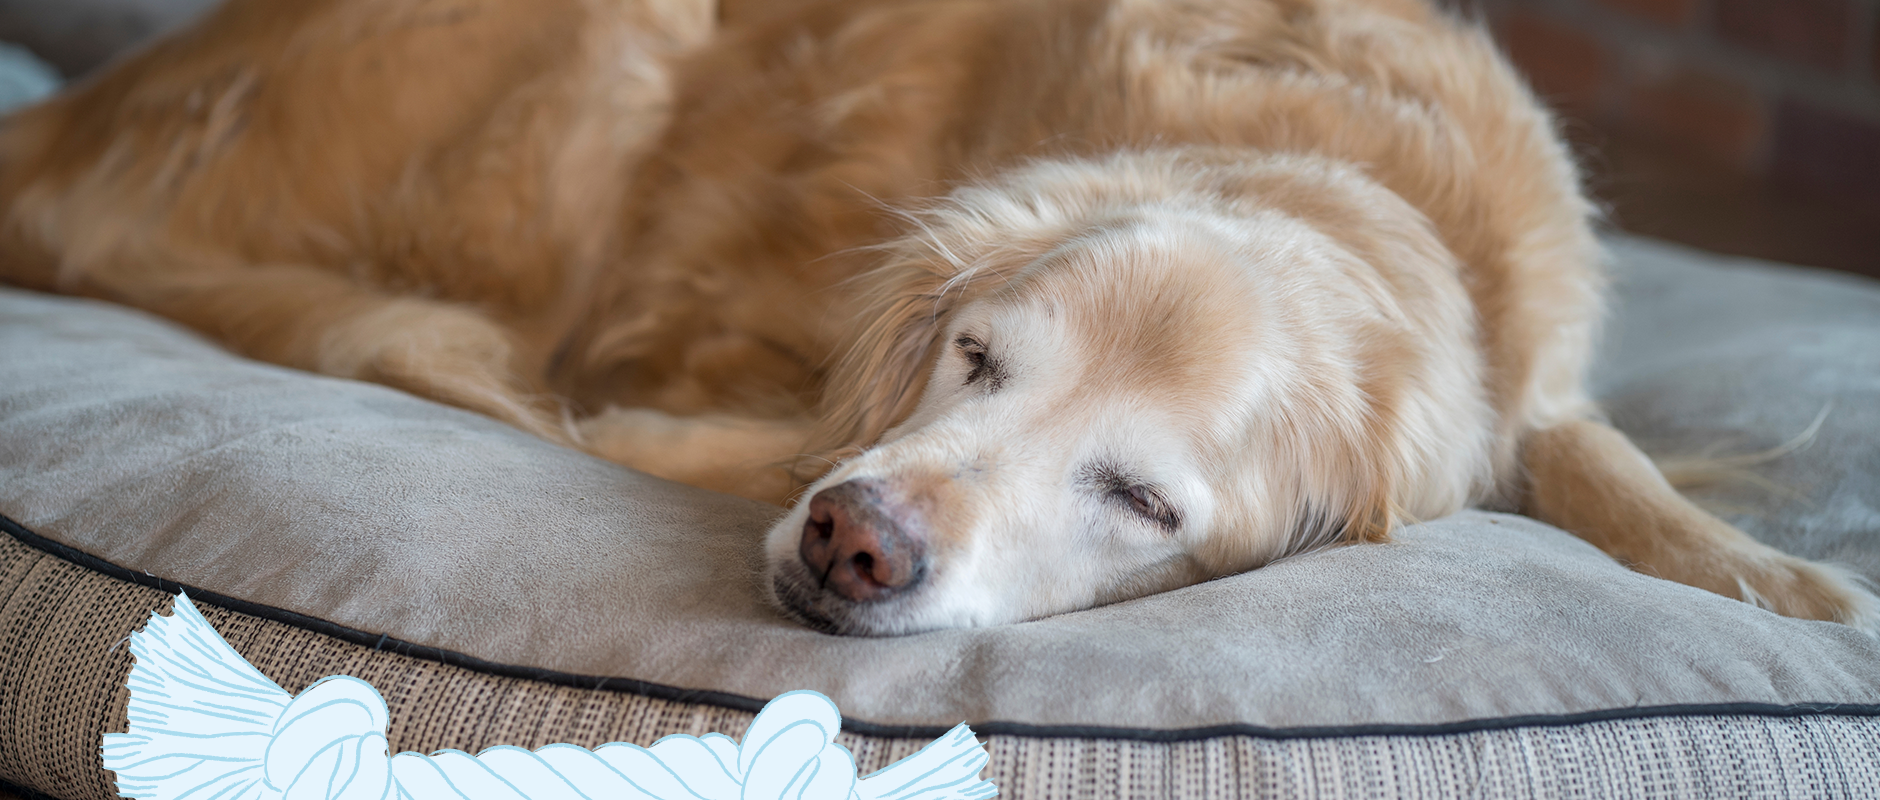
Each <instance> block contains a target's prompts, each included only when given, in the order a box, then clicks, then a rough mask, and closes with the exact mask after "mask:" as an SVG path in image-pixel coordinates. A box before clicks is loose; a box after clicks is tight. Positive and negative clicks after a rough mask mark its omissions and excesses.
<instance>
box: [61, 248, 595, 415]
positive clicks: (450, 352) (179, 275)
mask: <svg viewBox="0 0 1880 800" xmlns="http://www.w3.org/2000/svg"><path fill="white" fill-rule="evenodd" d="M176 260H177V261H182V259H176ZM189 262H190V263H191V264H192V266H188V267H181V268H170V267H166V266H162V265H160V264H155V263H144V264H140V265H139V267H138V268H136V269H134V270H127V269H111V268H103V269H92V270H90V271H88V272H87V273H86V275H85V277H84V279H83V284H84V285H83V287H82V288H83V289H84V290H85V293H86V294H92V295H96V296H103V297H106V298H108V299H111V300H116V301H118V302H123V303H127V304H130V305H134V306H138V307H140V308H144V309H148V310H150V311H154V312H156V313H159V314H162V315H164V316H167V317H170V318H171V319H175V320H178V321H180V322H183V323H185V324H187V325H189V326H191V327H194V328H196V329H197V330H200V331H202V332H204V333H206V334H209V335H210V336H212V337H214V338H215V339H217V340H218V341H220V342H222V343H223V344H224V345H225V346H227V347H229V348H230V349H232V350H235V351H236V352H239V353H242V354H244V355H247V356H250V357H253V358H258V359H262V360H265V361H272V362H274V363H277V364H284V365H287V366H292V367H298V368H300V369H305V370H310V371H314V372H319V373H323V374H326V375H333V376H336V377H341V378H356V379H359V380H368V381H374V382H377V383H382V384H386V385H388V386H393V387H396V388H399V389H403V390H405V391H408V392H411V393H413V394H417V395H420V396H423V397H427V398H430V399H432V400H437V401H440V402H444V403H448V404H450V405H454V406H458V407H461V408H466V409H469V410H471V411H477V412H480V413H483V414H487V415H489V416H492V417H495V418H497V419H500V420H502V421H504V422H507V423H509V424H511V425H514V426H516V427H518V428H521V429H523V430H525V431H528V432H529V433H532V434H535V435H536V436H540V437H542V438H544V439H548V440H550V441H555V442H560V443H564V444H567V443H571V440H572V437H571V436H570V435H569V432H568V431H567V430H566V429H565V428H564V427H563V426H562V425H561V424H560V421H559V419H560V417H559V414H558V413H557V412H556V410H555V409H554V408H553V407H552V406H551V405H550V404H548V403H545V402H543V401H542V400H540V399H539V397H540V396H539V395H538V394H537V393H535V392H532V391H531V390H530V389H529V387H528V385H527V382H526V381H525V380H523V379H522V378H521V377H519V375H518V374H517V370H516V365H515V364H513V363H512V354H513V352H514V347H513V343H512V341H511V339H510V336H509V334H508V333H507V332H505V331H504V329H503V328H501V327H500V326H498V325H497V324H496V323H495V322H494V321H492V320H491V319H489V318H488V317H486V316H484V315H483V314H481V313H479V312H477V311H475V310H473V309H471V308H468V307H465V306H462V305H458V304H454V303H447V302H441V301H437V300H429V299H420V298H412V297H394V296H389V295H385V294H381V293H378V292H376V291H373V290H372V289H370V288H368V287H365V286H363V285H361V284H358V283H356V282H354V281H352V280H351V279H350V278H347V277H345V276H342V275H336V274H333V273H330V272H324V271H321V270H317V269H313V268H310V267H299V266H266V267H263V266H235V265H222V266H220V267H204V266H201V263H202V262H200V261H197V260H194V259H191V260H189Z"/></svg>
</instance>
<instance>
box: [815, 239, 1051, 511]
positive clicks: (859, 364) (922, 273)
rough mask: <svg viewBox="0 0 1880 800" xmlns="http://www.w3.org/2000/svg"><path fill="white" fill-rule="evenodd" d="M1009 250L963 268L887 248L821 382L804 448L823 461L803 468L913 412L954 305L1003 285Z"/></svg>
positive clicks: (926, 251)
mask: <svg viewBox="0 0 1880 800" xmlns="http://www.w3.org/2000/svg"><path fill="white" fill-rule="evenodd" d="M929 233H930V234H931V232H929ZM1013 249H1014V248H999V250H998V251H997V252H984V253H979V254H976V255H978V256H979V258H978V259H976V260H975V261H973V262H963V261H961V260H959V258H958V257H957V255H955V254H954V253H951V252H949V251H947V250H946V249H944V248H943V247H940V246H939V245H937V244H936V243H935V242H933V241H932V239H931V238H929V237H920V238H919V239H916V240H911V241H908V242H905V243H901V244H900V245H899V246H896V247H893V248H891V249H890V250H889V253H890V257H889V259H888V261H887V263H886V264H884V265H883V266H881V267H879V268H877V269H876V270H874V271H873V272H871V273H870V274H868V275H866V276H864V277H863V278H862V279H861V280H862V281H864V282H865V283H863V284H862V286H861V291H860V292H859V293H858V294H859V295H860V297H861V298H862V302H861V308H862V312H861V319H859V320H857V322H856V324H855V325H853V326H851V327H850V330H851V331H853V333H852V334H850V336H849V339H848V341H847V342H846V343H845V344H844V347H843V349H842V351H841V352H842V355H841V356H840V358H839V360H838V361H836V363H835V365H834V367H833V368H832V369H831V370H830V371H829V374H828V377H827V379H826V381H825V384H824V389H823V394H822V400H821V408H820V412H821V413H820V414H819V415H818V416H819V420H820V425H819V428H818V430H817V433H816V437H815V439H814V441H813V445H812V446H813V448H814V451H815V452H818V453H819V454H820V455H821V456H823V457H824V458H826V459H828V461H824V462H819V464H820V466H816V465H809V464H804V465H802V466H803V467H810V468H812V469H826V468H827V467H828V466H829V462H832V461H836V460H840V459H842V458H846V457H848V456H852V455H854V454H856V453H858V452H860V451H861V450H862V449H863V448H865V447H868V446H869V445H872V444H874V443H875V442H876V441H877V440H879V439H880V438H881V435H882V434H883V433H886V432H887V431H888V429H889V428H892V427H894V426H895V425H896V424H898V423H900V422H901V421H902V420H904V419H906V418H907V417H908V415H909V414H912V413H913V412H914V407H915V406H916V405H918V404H919V402H920V397H921V393H922V392H923V391H924V390H925V389H926V387H927V377H928V374H929V373H931V372H932V370H933V363H934V359H935V358H936V357H937V355H938V353H939V348H940V345H941V342H940V339H941V334H942V333H943V332H944V331H945V330H946V327H947V323H948V321H949V320H950V319H951V318H952V316H953V313H954V312H955V311H957V310H958V309H959V308H960V307H961V306H963V305H965V304H966V303H968V302H970V301H972V300H973V299H975V298H978V297H983V296H985V295H986V294H988V293H990V292H993V291H996V290H997V289H999V288H1001V287H1003V286H1005V285H1006V284H1007V283H1008V281H1009V278H1010V275H1011V273H1012V272H1013V271H1015V269H1016V268H1017V267H1019V266H1022V263H1023V262H1022V261H1017V263H1014V261H1015V260H1017V258H1019V256H1018V254H1016V253H1013V252H1011V251H1012V250H1013ZM799 477H813V476H801V475H799Z"/></svg>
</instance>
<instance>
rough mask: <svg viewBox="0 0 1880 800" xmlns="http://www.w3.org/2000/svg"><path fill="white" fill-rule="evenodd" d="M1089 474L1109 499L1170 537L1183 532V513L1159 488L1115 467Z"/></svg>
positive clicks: (1094, 470)
mask: <svg viewBox="0 0 1880 800" xmlns="http://www.w3.org/2000/svg"><path fill="white" fill-rule="evenodd" d="M1086 474H1087V475H1088V476H1089V480H1090V482H1091V483H1093V484H1095V486H1096V488H1097V489H1098V490H1099V491H1101V492H1103V494H1104V497H1105V498H1106V499H1108V500H1110V501H1112V502H1115V503H1117V504H1119V505H1122V506H1123V507H1125V508H1128V509H1129V510H1130V511H1131V512H1132V513H1134V514H1135V515H1136V516H1139V517H1141V518H1143V519H1144V520H1146V521H1148V522H1150V523H1153V524H1154V525H1155V526H1156V527H1158V528H1161V529H1162V530H1164V531H1166V532H1168V533H1174V532H1176V531H1178V530H1180V529H1181V525H1182V518H1181V512H1178V511H1176V510H1175V507H1174V506H1172V505H1170V504H1169V502H1168V500H1167V499H1166V498H1164V497H1163V496H1162V493H1161V492H1159V491H1156V488H1155V487H1153V486H1150V485H1148V484H1145V483H1142V482H1140V481H1138V480H1136V479H1134V478H1132V477H1130V476H1129V475H1128V474H1127V473H1125V472H1124V471H1122V470H1120V469H1118V468H1116V467H1113V466H1097V467H1091V468H1090V469H1089V470H1087V471H1086Z"/></svg>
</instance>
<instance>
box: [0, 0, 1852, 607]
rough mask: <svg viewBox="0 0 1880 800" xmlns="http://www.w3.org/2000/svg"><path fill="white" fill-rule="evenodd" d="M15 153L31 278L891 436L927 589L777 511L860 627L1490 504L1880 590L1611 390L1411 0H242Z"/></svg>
mask: <svg viewBox="0 0 1880 800" xmlns="http://www.w3.org/2000/svg"><path fill="white" fill-rule="evenodd" d="M0 201H3V202H4V203H5V208H6V210H7V212H6V213H7V217H6V222H7V225H6V227H5V229H4V231H3V232H0V248H3V249H4V259H3V260H0V278H4V279H5V280H7V281H9V282H12V283H15V284H19V285H24V286H29V287H34V288H40V289H53V290H60V291H66V292H72V293H77V294H86V295H91V296H97V297H104V298H108V299H112V300H116V301H119V302H124V303H129V304H131V305H136V306H139V307H143V308H146V309H150V310H152V311H155V312H157V313H161V314H165V315H168V316H170V317H172V318H174V319H177V320H179V321H182V322H184V323H186V324H189V325H192V326H194V327H196V328H197V329H199V330H202V331H204V332H205V333H208V334H209V335H212V336H215V337H217V338H218V339H220V340H221V341H223V342H224V343H226V344H227V345H228V346H229V347H231V348H233V349H235V350H237V351H240V352H243V353H247V354H249V355H252V356H255V357H258V358H264V359H268V360H271V361H275V362H278V363H282V364H287V365H291V366H297V367H301V368H305V369H311V370H317V371H321V372H325V373H328V374H334V375H340V376H345V377H355V378H362V379H367V380H376V381H380V382H383V383H387V384H389V385H393V386H397V387H400V388H403V389H406V390H408V391H412V392H416V393H418V394H422V395H425V396H428V397H432V398H434V399H437V400H441V401H444V402H447V403H453V404H456V405H459V406H462V407H465V408H469V409H473V410H476V411H481V412H483V413H486V414H489V415H491V416H494V417H497V418H499V419H502V420H505V421H508V422H510V423H512V424H515V425H517V426H518V427H521V428H523V429H525V430H528V431H531V432H533V433H535V434H537V435H540V436H544V437H547V438H550V439H554V440H557V441H562V442H565V443H569V444H572V445H576V446H582V447H586V448H587V449H589V450H590V451H591V452H594V453H596V454H599V455H601V456H603V457H608V458H612V459H614V460H617V461H620V462H622V463H625V464H629V465H632V466H636V467H639V468H641V469H645V470H647V471H649V472H652V473H654V474H657V475H662V476H666V477H670V478H673V479H675V480H680V481H686V482H691V483H695V484H698V485H703V486H707V487H710V488H715V489H721V490H725V491H732V492H738V493H742V494H745V495H747V496H752V497H757V498H760V499H767V500H773V501H786V500H788V499H789V498H790V497H791V496H792V495H793V493H796V492H799V491H800V492H804V493H814V492H816V491H818V490H819V489H821V488H822V487H826V486H830V485H833V483H835V482H838V481H842V480H846V479H849V478H855V477H868V478H877V479H881V480H884V481H890V482H892V483H893V484H894V485H895V486H897V487H899V488H898V489H897V491H899V492H900V493H901V494H902V496H903V497H904V499H905V500H906V502H907V503H908V504H909V505H910V507H918V508H919V510H920V513H921V514H923V515H924V517H925V518H926V519H927V520H929V521H931V522H932V523H933V527H932V531H931V532H930V535H931V538H932V541H931V542H930V545H931V549H932V551H933V555H934V561H933V568H932V572H933V574H932V579H931V580H930V581H929V582H928V583H927V584H925V585H924V586H923V587H922V588H921V589H920V590H919V591H917V592H912V593H909V594H908V595H906V596H904V597H899V598H896V599H895V600H893V601H892V602H885V603H878V604H872V605H857V604H854V603H850V602H846V601H843V600H842V599H841V598H837V597H834V596H832V595H830V594H829V593H827V592H825V591H823V590H822V589H821V587H818V586H815V585H813V584H814V583H815V582H814V581H812V580H811V577H812V576H811V575H809V570H808V569H807V568H806V567H805V566H804V565H803V564H802V563H801V561H800V560H798V559H796V558H795V556H794V544H793V543H794V541H795V539H796V537H798V536H800V535H801V531H802V530H803V526H804V524H805V522H804V517H803V515H804V514H805V513H807V512H806V511H805V510H804V507H803V505H802V504H799V505H798V506H797V508H796V509H795V510H794V511H793V512H792V513H791V514H790V515H789V516H786V517H785V518H784V519H783V520H782V521H781V522H780V523H779V524H778V526H777V527H776V529H775V530H773V532H772V534H771V537H770V540H769V542H768V543H767V545H766V547H767V548H768V551H769V554H770V559H771V567H770V569H771V574H770V581H771V585H772V588H773V591H774V592H775V593H776V596H777V599H778V602H779V604H780V606H781V607H782V608H784V609H785V610H786V611H788V612H790V613H792V614H794V615H796V616H798V617H799V618H801V619H804V620H805V621H807V622H810V623H811V624H816V625H819V626H821V627H824V628H826V629H829V630H835V631H842V632H852V633H900V632H910V631H915V630H922V629H928V628H934V627H945V626H958V625H980V624H995V623H1000V622H1008V621H1016V620H1021V619H1028V618H1032V617H1036V616H1040V615H1045V614H1051V613H1057V612H1061V611H1067V610H1071V609H1076V608H1082V607H1086V606H1090V605H1093V604H1098V603H1105V602H1111V601H1115V600H1120V599H1125V598H1128V597H1133V596H1137V595H1141V594H1144V593H1148V592H1153V591H1159V590H1164V589H1169V588H1173V587H1176V586H1180V585H1183V584H1185V583H1191V582H1194V581H1197V580H1202V579H1206V578H1208V577H1212V576H1218V575H1225V574H1230V573H1234V572H1239V571H1243V570H1247V569H1251V568H1254V567H1257V566H1260V565H1261V564H1264V563H1267V562H1270V561H1271V560H1273V559H1276V558H1281V557H1284V556H1287V555H1289V554H1294V553H1298V552H1301V551H1305V550H1310V549H1314V548H1319V547H1326V546H1332V545H1336V544H1342V543H1350V542H1361V541H1381V540H1383V539H1385V538H1386V537H1387V536H1388V535H1389V532H1390V531H1391V529H1392V528H1393V527H1394V526H1396V525H1399V524H1402V523H1404V522H1407V521H1413V520H1417V519H1427V518H1432V517H1436V516H1441V515H1444V514H1448V513H1451V512H1453V511H1456V510H1458V509H1461V508H1463V507H1465V506H1468V505H1471V504H1490V505H1503V506H1518V507H1520V508H1521V509H1522V510H1524V511H1526V512H1527V513H1531V514H1534V515H1536V516H1538V517H1540V518H1541V519H1544V520H1547V521H1550V522H1554V523H1556V524H1560V525H1562V526H1564V527H1566V528H1568V529H1569V530H1572V531H1574V532H1575V533H1578V534H1580V535H1582V536H1585V537H1586V538H1588V540H1589V541H1592V542H1594V543H1595V544H1598V545H1599V546H1601V547H1602V548H1604V549H1605V550H1607V552H1610V553H1613V554H1615V555H1616V556H1618V557H1620V558H1622V559H1625V560H1627V561H1628V562H1630V563H1632V564H1633V565H1634V566H1636V567H1638V568H1639V569H1642V570H1646V571H1651V572H1656V573H1658V574H1660V575H1664V576H1666V577H1670V578H1673V579H1675V580H1681V581H1685V582H1687V583H1691V584H1694V585H1698V586H1702V587H1705V588H1709V589H1712V590H1713V591H1719V592H1722V593H1725V594H1729V595H1733V596H1737V597H1741V598H1744V599H1748V600H1753V601H1755V602H1759V603H1762V604H1764V605H1766V606H1768V607H1770V608H1772V609H1774V610H1776V611H1778V612H1781V613H1785V614H1791V615H1798V616H1807V617H1813V618H1820V619H1834V620H1840V621H1843V622H1850V623H1856V624H1862V625H1870V624H1871V620H1872V618H1873V617H1872V615H1873V613H1874V612H1873V598H1872V597H1871V596H1870V595H1868V594H1866V593H1865V592H1863V591H1861V590H1860V589H1859V588H1857V587H1855V586H1854V585H1853V584H1852V583H1850V582H1849V581H1848V579H1847V578H1846V577H1845V576H1843V575H1841V574H1839V573H1836V572H1834V571H1832V570H1827V569H1824V568H1821V567H1819V566H1818V565H1813V564H1809V563H1807V562H1803V561H1799V560H1797V559H1793V558H1790V557H1788V556H1784V555H1782V554H1779V553H1776V552H1775V551H1772V550H1769V549H1768V548H1766V547H1764V546H1762V545H1760V544H1757V543H1755V542H1754V541H1752V540H1750V539H1748V538H1747V537H1746V536H1744V535H1743V534H1741V533H1740V532H1737V531H1735V530H1734V529H1731V528H1729V527H1728V526H1727V525H1725V524H1724V523H1722V522H1720V521H1717V520H1716V519H1714V518H1712V517H1710V516H1708V515H1706V514H1703V512H1701V511H1698V510H1696V509H1695V508H1694V507H1691V506H1689V505H1688V503H1684V501H1683V500H1682V499H1681V498H1679V497H1678V496H1677V494H1676V493H1675V491H1673V490H1672V489H1671V488H1670V487H1669V485H1667V484H1665V483H1664V482H1663V481H1662V480H1657V479H1656V473H1655V472H1653V471H1651V468H1650V467H1649V465H1648V464H1647V465H1645V466H1644V467H1640V465H1639V463H1638V462H1637V460H1636V458H1634V454H1635V451H1634V450H1632V449H1631V446H1630V444H1629V443H1628V442H1626V441H1625V440H1624V437H1623V436H1621V435H1620V434H1618V433H1617V432H1615V431H1612V430H1611V429H1610V428H1607V427H1604V426H1603V425H1600V424H1599V423H1598V422H1596V421H1594V420H1596V418H1597V412H1596V410H1595V408H1594V407H1593V404H1592V403H1591V401H1590V400H1589V398H1588V397H1587V395H1586V393H1585V390H1584V383H1585V371H1586V367H1587V360H1588V358H1589V357H1590V354H1591V344H1592V341H1593V337H1594V335H1595V332H1596V330H1597V327H1598V322H1599V315H1600V311H1601V292H1602V287H1603V278H1602V276H1601V271H1600V263H1599V261H1600V254H1599V252H1598V248H1597V245H1596V243H1595V240H1594V239H1593V236H1592V234H1591V231H1590V229H1589V225H1588V217H1589V215H1590V213H1591V208H1590V206H1589V204H1588V203H1587V201H1586V200H1585V198H1584V197H1583V195H1582V194H1581V192H1580V188H1579V185H1578V179H1577V176H1576V173H1575V170H1574V167H1573V165H1572V163H1571V161H1570V160H1569V159H1568V157H1567V154H1566V152H1565V150H1564V149H1563V147H1562V146H1561V144H1560V142H1559V140H1558V138H1557V137H1556V136H1555V135H1554V133H1553V131H1552V128H1551V122H1550V120H1549V118H1548V116H1547V114H1546V112H1545V111H1544V110H1542V109H1541V108H1540V106H1539V105H1538V104H1536V103H1535V101H1534V100H1533V98H1532V96H1531V95H1530V93H1529V92H1528V91H1527V90H1526V89H1525V88H1524V86H1523V85H1522V83H1521V82H1520V80H1519V79H1518V78H1517V77H1516V76H1515V75H1514V74H1513V72H1512V71H1511V70H1510V69H1509V68H1508V66H1507V65H1506V63H1505V62H1504V60H1503V59H1502V58H1501V57H1500V56H1499V55H1498V54H1497V53H1496V51H1495V49H1494V47H1493V45H1492V44H1491V43H1490V42H1489V40H1488V39H1487V37H1486V36H1485V35H1484V34H1483V33H1482V32H1481V31H1479V30H1477V29H1476V28H1474V27H1473V26H1471V25H1469V24H1466V23H1460V22H1457V21H1454V20H1451V19H1449V18H1446V17H1444V16H1443V15H1441V14H1440V13H1438V12H1435V11H1433V10H1432V9H1430V8H1429V7H1427V6H1425V5H1424V4H1423V3H1421V2H1417V1H1416V0H1168V1H1165V2H1148V1H1147V0H909V1H908V2H886V0H882V1H881V2H867V1H866V0H815V1H810V0H804V1H803V2H783V3H735V4H732V3H728V4H726V5H724V6H722V7H715V6H713V5H712V4H710V3H709V2H706V1H705V0H684V1H681V0H619V1H616V2H604V1H603V0H539V1H538V0H529V1H528V2H524V0H453V2H443V0H308V1H307V2H300V3H292V4H283V3H278V2H274V1H273V0H231V2H230V3H229V4H228V5H227V6H225V7H224V8H222V9H221V10H219V11H218V12H217V13H215V14H213V15H211V16H210V17H209V18H208V19H206V20H204V21H203V22H202V23H200V24H199V25H197V26H195V27H194V28H192V29H189V30H186V31H184V32H181V33H179V34H177V35H175V36H173V37H171V38H169V39H166V40H164V41H162V42H160V43H158V44H156V45H155V46H153V47H151V48H149V49H148V50H146V51H144V52H142V53H140V54H138V55H136V56H134V57H131V58H128V59H125V60H123V61H121V62H120V63H119V64H117V65H116V67H115V68H113V69H112V70H110V71H109V72H108V73H106V74H104V75H101V76H99V77H97V78H95V79H92V80H90V81H87V82H85V83H83V84H81V85H79V86H77V87H75V88H74V89H73V90H71V91H70V92H68V93H66V94H65V95H62V96H60V97H58V98H55V99H53V100H52V101H50V102H48V103H46V104H44V105H41V106H39V107H36V108H33V109H30V110H27V111H25V112H22V113H20V114H18V115H16V116H15V117H13V118H11V119H10V120H8V122H7V124H6V126H5V130H4V131H3V132H0ZM981 362H983V363H986V364H996V366H997V370H991V371H987V370H980V369H978V368H977V367H976V366H975V365H977V364H980V363H981ZM994 378H996V380H994ZM569 420H572V421H569ZM1640 469H1643V470H1645V472H1643V473H1640V472H1639V470H1640ZM805 482H807V483H809V485H808V486H807V488H805V487H804V486H803V484H804V483H805ZM1132 498H1133V499H1132ZM1145 498H1147V499H1145Z"/></svg>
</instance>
